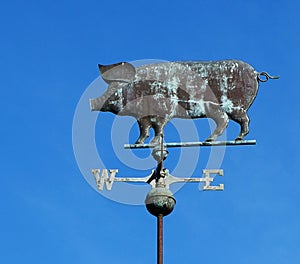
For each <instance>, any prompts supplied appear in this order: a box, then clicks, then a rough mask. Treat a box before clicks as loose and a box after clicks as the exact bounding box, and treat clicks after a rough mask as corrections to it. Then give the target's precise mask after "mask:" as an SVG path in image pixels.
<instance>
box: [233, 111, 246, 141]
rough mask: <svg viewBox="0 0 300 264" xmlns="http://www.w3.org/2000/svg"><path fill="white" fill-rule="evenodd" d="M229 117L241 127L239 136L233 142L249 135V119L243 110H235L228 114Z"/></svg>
mask: <svg viewBox="0 0 300 264" xmlns="http://www.w3.org/2000/svg"><path fill="white" fill-rule="evenodd" d="M229 117H230V119H232V120H233V121H235V122H237V123H238V124H239V125H240V126H241V131H240V134H239V135H238V137H237V138H236V139H235V140H236V141H238V140H243V139H244V137H245V136H246V135H247V134H248V133H249V122H250V119H249V117H248V115H247V112H246V111H245V110H243V109H235V110H233V111H232V112H231V113H230V114H229Z"/></svg>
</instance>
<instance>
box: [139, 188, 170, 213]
mask: <svg viewBox="0 0 300 264" xmlns="http://www.w3.org/2000/svg"><path fill="white" fill-rule="evenodd" d="M145 204H146V208H147V210H148V212H149V213H150V214H152V215H154V216H159V215H163V216H166V215H168V214H170V213H171V212H172V211H173V209H174V206H175V204H176V200H175V198H174V196H173V193H172V192H171V191H170V190H169V189H167V188H164V187H156V188H153V189H151V191H150V192H149V193H148V194H147V196H146V200H145Z"/></svg>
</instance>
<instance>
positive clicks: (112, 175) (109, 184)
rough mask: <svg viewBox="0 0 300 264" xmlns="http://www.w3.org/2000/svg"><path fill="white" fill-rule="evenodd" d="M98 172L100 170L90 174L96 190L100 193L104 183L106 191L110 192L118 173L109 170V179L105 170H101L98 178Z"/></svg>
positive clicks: (115, 170)
mask: <svg viewBox="0 0 300 264" xmlns="http://www.w3.org/2000/svg"><path fill="white" fill-rule="evenodd" d="M100 172H101V170H100V169H95V170H92V173H93V174H94V177H95V180H96V184H97V187H98V189H99V190H100V191H102V190H103V186H104V183H105V185H106V189H107V190H108V191H110V190H111V188H112V185H113V183H114V179H115V176H116V174H117V173H118V170H117V169H114V170H109V177H108V170H107V169H103V170H102V173H101V176H100Z"/></svg>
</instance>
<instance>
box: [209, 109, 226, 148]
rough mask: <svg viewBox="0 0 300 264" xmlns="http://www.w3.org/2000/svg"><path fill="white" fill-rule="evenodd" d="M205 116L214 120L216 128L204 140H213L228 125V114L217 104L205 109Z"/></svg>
mask: <svg viewBox="0 0 300 264" xmlns="http://www.w3.org/2000/svg"><path fill="white" fill-rule="evenodd" d="M206 112H207V114H206V116H207V117H209V118H211V119H213V120H214V121H215V122H216V125H217V127H216V129H215V130H214V132H213V133H212V134H211V135H210V136H209V137H208V138H207V139H206V140H205V141H207V142H210V141H214V140H216V138H217V137H218V136H220V135H221V134H222V133H223V132H224V130H225V129H226V127H227V125H228V121H229V118H228V115H227V114H226V113H224V112H223V111H222V110H221V108H220V107H219V106H214V105H211V106H209V107H208V108H207V110H206Z"/></svg>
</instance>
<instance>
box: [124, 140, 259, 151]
mask: <svg viewBox="0 0 300 264" xmlns="http://www.w3.org/2000/svg"><path fill="white" fill-rule="evenodd" d="M245 145H256V140H241V141H211V142H206V141H204V142H170V143H164V144H163V146H164V147H167V148H176V147H216V146H245ZM156 146H157V144H125V145H124V148H125V149H138V148H155V147H156Z"/></svg>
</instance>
